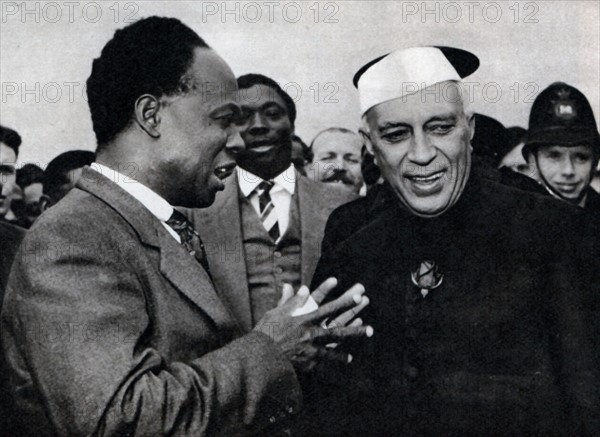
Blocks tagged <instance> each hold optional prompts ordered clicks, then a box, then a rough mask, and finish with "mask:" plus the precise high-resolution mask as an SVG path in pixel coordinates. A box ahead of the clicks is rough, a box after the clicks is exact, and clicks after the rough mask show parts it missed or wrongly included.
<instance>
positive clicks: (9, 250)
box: [0, 221, 25, 308]
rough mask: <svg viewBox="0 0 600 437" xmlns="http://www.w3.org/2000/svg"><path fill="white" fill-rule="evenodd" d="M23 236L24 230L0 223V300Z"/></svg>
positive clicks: (0, 302)
mask: <svg viewBox="0 0 600 437" xmlns="http://www.w3.org/2000/svg"><path fill="white" fill-rule="evenodd" d="M24 235H25V229H22V228H19V227H18V226H13V225H11V224H9V223H5V222H3V221H0V245H1V246H2V251H1V252H0V298H1V297H2V296H3V294H2V293H3V292H4V289H5V288H6V283H7V282H8V275H9V274H10V268H11V266H12V263H13V259H14V257H15V255H16V253H17V249H18V248H19V244H21V240H22V239H23V236H24ZM0 308H2V300H0Z"/></svg>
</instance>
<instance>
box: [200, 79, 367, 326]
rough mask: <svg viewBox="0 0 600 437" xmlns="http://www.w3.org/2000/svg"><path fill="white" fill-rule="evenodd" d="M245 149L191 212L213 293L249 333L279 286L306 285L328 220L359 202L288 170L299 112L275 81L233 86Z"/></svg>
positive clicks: (272, 302) (276, 295)
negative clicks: (207, 202) (221, 184)
mask: <svg viewBox="0 0 600 437" xmlns="http://www.w3.org/2000/svg"><path fill="white" fill-rule="evenodd" d="M237 83H238V87H239V92H238V102H239V104H240V106H241V110H242V114H241V117H240V120H239V121H238V128H239V130H240V134H241V136H242V138H243V140H244V143H245V148H243V149H241V150H239V151H237V153H236V154H235V160H236V163H237V165H238V168H237V169H236V171H235V173H234V174H233V175H232V177H230V178H228V179H227V181H226V182H225V190H224V191H223V193H221V194H219V195H218V196H217V197H216V200H215V203H214V204H213V205H212V206H211V207H210V208H206V209H197V210H195V211H194V212H193V221H194V225H195V227H196V229H200V230H201V231H200V232H201V235H202V238H203V240H204V243H205V247H206V253H207V256H208V263H209V265H210V268H211V273H212V277H213V280H214V283H215V288H216V289H217V291H218V292H219V295H220V296H221V297H222V298H223V299H225V300H226V301H227V303H228V304H229V307H230V309H231V310H232V311H233V313H234V314H235V316H236V317H237V319H238V321H239V322H240V323H241V324H242V326H243V327H244V329H245V330H247V331H249V330H250V329H252V327H253V326H254V325H255V324H256V323H257V322H258V321H259V320H260V319H261V318H262V317H263V315H264V314H265V313H266V312H267V311H268V310H270V309H272V308H274V307H275V305H276V304H277V302H278V301H279V299H280V297H281V287H282V285H283V284H284V283H289V284H292V286H293V287H294V289H297V288H298V287H299V286H300V284H306V283H310V281H311V279H312V276H313V273H314V271H315V267H316V264H317V261H318V260H319V256H320V248H321V240H322V238H323V231H324V229H325V223H326V221H327V218H328V217H329V214H330V213H331V212H332V211H333V210H334V209H335V208H337V207H338V206H339V205H341V204H344V203H346V202H349V201H350V200H352V199H354V198H355V197H356V196H355V195H353V194H352V193H351V192H349V190H347V189H344V188H342V187H332V186H331V185H327V184H323V183H319V182H313V181H311V180H309V179H308V178H306V177H304V176H301V175H300V173H298V171H297V170H296V169H295V168H294V166H293V164H292V135H293V133H294V122H295V120H296V107H295V104H294V101H293V100H292V98H291V97H290V96H289V95H288V94H287V93H286V92H285V91H284V90H283V89H282V88H281V87H280V86H279V85H278V84H277V83H276V82H275V81H274V80H273V79H270V78H268V77H266V76H263V75H260V74H247V75H244V76H241V77H239V78H238V80H237Z"/></svg>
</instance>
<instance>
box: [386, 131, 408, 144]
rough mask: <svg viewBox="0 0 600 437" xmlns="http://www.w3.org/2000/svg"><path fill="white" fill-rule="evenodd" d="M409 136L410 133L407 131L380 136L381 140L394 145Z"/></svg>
mask: <svg viewBox="0 0 600 437" xmlns="http://www.w3.org/2000/svg"><path fill="white" fill-rule="evenodd" d="M409 134H410V133H409V131H407V130H397V131H391V132H388V133H385V134H383V135H382V136H381V138H382V139H384V140H385V141H388V142H390V143H396V142H398V141H402V140H405V139H406V138H408V136H409Z"/></svg>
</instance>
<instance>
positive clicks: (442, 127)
mask: <svg viewBox="0 0 600 437" xmlns="http://www.w3.org/2000/svg"><path fill="white" fill-rule="evenodd" d="M453 127H454V125H453V124H438V125H436V126H432V127H431V132H433V133H436V134H447V133H448V132H450V131H451V130H452V128H453Z"/></svg>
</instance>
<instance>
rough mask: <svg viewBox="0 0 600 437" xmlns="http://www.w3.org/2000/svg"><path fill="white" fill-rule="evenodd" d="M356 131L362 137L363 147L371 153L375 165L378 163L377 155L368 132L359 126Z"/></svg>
mask: <svg viewBox="0 0 600 437" xmlns="http://www.w3.org/2000/svg"><path fill="white" fill-rule="evenodd" d="M358 133H359V134H360V136H361V137H362V139H363V142H364V144H365V147H366V148H367V150H368V151H369V154H371V155H373V162H374V163H375V165H378V163H377V155H376V154H375V151H374V150H373V141H371V135H370V134H369V132H368V131H367V130H366V129H363V128H360V129H359V130H358Z"/></svg>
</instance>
